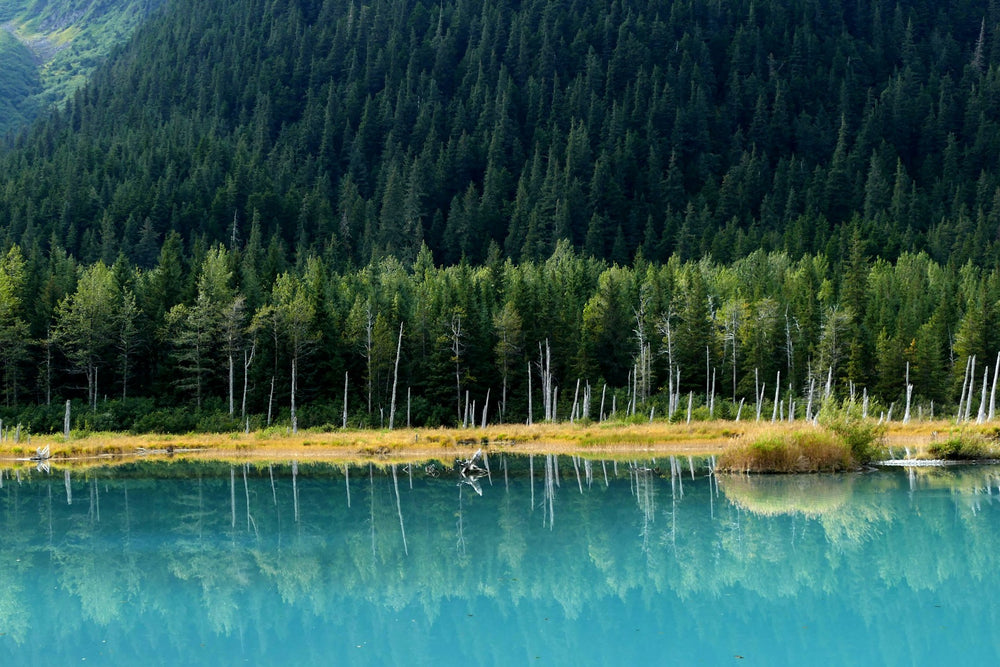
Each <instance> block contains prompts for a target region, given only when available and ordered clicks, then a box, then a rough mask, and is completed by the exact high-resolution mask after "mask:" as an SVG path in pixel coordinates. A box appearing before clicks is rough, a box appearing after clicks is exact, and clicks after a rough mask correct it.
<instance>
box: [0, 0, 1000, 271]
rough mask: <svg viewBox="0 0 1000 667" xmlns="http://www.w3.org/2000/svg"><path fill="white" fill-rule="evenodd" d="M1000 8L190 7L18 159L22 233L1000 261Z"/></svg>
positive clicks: (127, 249) (408, 3)
mask: <svg viewBox="0 0 1000 667" xmlns="http://www.w3.org/2000/svg"><path fill="white" fill-rule="evenodd" d="M998 21H1000V4H998V3H996V2H984V1H983V0H945V1H931V0H902V1H900V2H891V3H890V2H885V1H884V0H852V1H851V2H844V1H841V0H780V1H779V0H753V1H750V0H735V1H732V2H714V1H707V0H676V1H668V0H634V1H633V0H628V1H622V0H574V1H572V2H552V1H550V0H526V1H525V2H510V1H505V0H500V1H496V2H494V1H491V2H483V1H482V0H447V1H445V2H436V1H435V2H427V1H425V0H375V1H374V2H371V3H360V2H352V1H343V0H328V1H326V2H319V1H307V0H226V1H225V2H212V3H201V2H195V1H194V0H172V1H171V2H170V3H169V7H167V8H166V11H163V12H159V13H157V15H156V17H155V18H153V19H151V20H150V21H148V22H147V23H146V24H144V26H143V27H142V28H141V29H140V30H139V32H138V33H137V34H136V35H135V39H133V40H132V41H131V42H130V43H129V44H128V46H127V47H125V48H124V49H123V50H121V51H120V52H119V53H117V54H116V55H115V57H114V59H113V62H111V63H110V64H109V66H107V67H103V68H101V69H100V70H99V71H98V72H97V73H96V74H95V76H94V79H93V81H92V83H91V84H90V85H88V86H87V87H86V88H84V89H83V90H81V91H80V92H79V94H78V95H76V96H75V97H74V98H73V100H72V101H71V103H70V104H69V106H68V108H67V109H66V110H65V112H64V113H61V114H58V115H57V116H56V117H54V118H52V119H50V120H48V121H46V122H42V123H40V124H39V125H37V126H36V127H35V128H34V129H33V130H32V131H31V132H30V133H28V134H27V135H24V136H22V137H21V138H20V139H19V140H18V141H17V142H16V147H15V148H14V149H13V150H11V151H9V152H8V153H7V154H6V155H5V156H3V158H2V160H0V220H2V221H3V222H4V227H3V229H4V232H5V237H6V240H7V241H8V243H10V242H18V243H20V244H22V245H23V246H25V247H28V246H31V245H33V244H35V243H38V244H40V245H41V246H42V247H43V249H47V248H48V246H49V245H50V244H51V243H53V240H55V241H56V242H58V243H59V244H60V245H61V246H62V247H63V248H64V249H65V250H67V251H68V252H70V253H71V254H73V255H74V256H75V257H77V258H79V259H80V260H82V261H84V262H86V263H91V262H93V261H96V260H97V259H99V258H103V259H104V260H105V261H106V262H109V263H110V262H111V261H113V260H114V258H115V257H116V256H117V253H118V252H119V251H122V252H123V253H124V254H125V256H126V257H128V258H129V259H131V260H132V261H134V262H136V263H138V264H139V265H140V266H145V267H148V266H151V265H152V263H153V262H154V261H155V258H156V251H157V250H158V248H159V245H160V244H161V243H162V242H163V239H164V238H165V236H166V234H167V232H169V231H171V230H175V231H177V232H178V233H180V235H181V237H182V239H183V240H184V242H185V245H186V247H187V248H190V247H191V245H192V243H193V242H194V239H195V238H197V237H201V238H203V239H204V240H205V241H207V242H209V243H211V242H215V241H219V240H223V239H229V238H231V237H233V236H235V237H237V238H240V239H245V236H246V234H247V231H248V230H249V227H250V223H251V221H252V220H253V219H254V217H255V216H256V217H257V218H258V219H259V220H260V225H261V230H262V233H263V235H264V237H265V238H270V237H271V236H273V235H274V236H277V240H278V241H279V242H281V243H282V244H283V245H284V246H285V247H286V248H289V249H292V248H294V249H295V251H296V252H299V253H312V254H318V253H325V254H326V255H327V256H328V257H329V258H331V260H333V261H334V262H335V264H337V265H344V263H346V262H353V264H354V265H355V266H360V265H363V264H365V263H367V262H368V261H369V260H371V259H372V258H373V257H375V258H377V257H383V256H387V255H390V254H391V255H394V256H397V257H399V258H400V259H402V260H404V261H411V260H412V259H413V258H414V257H415V255H416V253H417V250H418V248H419V247H420V243H421V241H425V242H426V243H427V244H428V246H429V247H430V248H431V250H432V251H433V252H434V256H435V259H436V260H437V261H439V262H443V263H445V264H451V263H454V262H457V261H458V260H459V259H460V258H462V257H463V256H464V257H466V258H467V259H468V260H469V261H471V262H481V261H483V260H484V259H485V258H486V257H487V255H488V253H489V248H490V246H491V245H492V244H496V246H497V247H498V248H499V249H500V250H501V251H502V252H503V253H504V254H505V255H506V256H509V257H511V258H513V259H515V260H521V259H529V260H530V259H541V258H544V257H547V256H548V255H549V254H551V252H552V250H553V248H554V247H555V244H556V242H557V240H559V239H567V240H568V241H569V242H570V243H571V245H572V246H573V247H575V248H576V249H578V250H580V251H581V252H583V253H585V254H587V255H589V256H593V257H596V258H603V259H609V260H613V261H617V262H619V263H623V262H628V261H630V260H631V259H632V258H633V257H634V255H635V253H636V252H637V251H638V250H639V249H640V248H641V250H642V254H643V256H644V257H645V258H647V259H650V260H665V259H666V258H667V257H669V256H672V255H675V254H676V255H678V256H680V257H681V258H682V259H690V258H698V257H701V256H703V255H706V254H710V255H711V256H712V257H713V258H714V259H716V260H717V261H722V262H727V261H730V260H732V259H735V258H737V257H741V256H745V255H746V254H748V253H749V252H751V251H752V250H753V249H756V248H765V249H774V250H784V251H786V252H788V253H789V254H790V255H792V256H793V257H799V256H801V255H802V254H804V253H824V254H827V255H830V256H831V257H832V258H833V259H839V258H840V256H841V255H842V252H843V248H844V247H845V246H846V244H845V238H846V235H845V234H844V231H843V230H844V229H845V227H844V223H845V222H847V221H850V220H852V219H856V220H857V221H858V224H859V225H860V227H861V229H862V231H863V236H864V238H866V239H867V240H868V242H869V246H868V247H869V250H870V251H871V252H873V253H874V252H877V253H878V254H879V255H881V256H883V257H886V258H889V259H892V258H895V257H896V256H898V255H899V254H900V253H901V252H903V251H920V250H926V251H927V252H928V253H929V254H930V255H931V257H932V258H933V259H935V260H936V261H939V262H947V261H949V260H954V261H957V262H958V263H963V262H964V261H965V260H967V259H972V260H974V261H976V262H989V263H993V262H995V261H996V259H997V257H998V253H1000V247H998V245H997V229H998V226H1000V189H998V186H1000V171H998V164H997V162H998V160H997V157H998V155H1000V131H998V130H1000V30H998V28H1000V25H998Z"/></svg>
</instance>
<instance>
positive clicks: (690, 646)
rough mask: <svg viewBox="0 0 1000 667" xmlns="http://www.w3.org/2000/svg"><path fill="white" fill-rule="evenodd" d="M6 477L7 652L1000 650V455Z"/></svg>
mask: <svg viewBox="0 0 1000 667" xmlns="http://www.w3.org/2000/svg"><path fill="white" fill-rule="evenodd" d="M486 463H488V464H489V469H490V474H489V476H486V477H482V478H481V479H478V480H465V481H463V479H462V478H461V477H460V476H459V475H458V474H457V473H456V472H455V471H454V470H452V469H449V468H447V467H444V466H441V465H440V464H437V466H435V467H431V468H428V467H427V466H426V465H425V464H418V465H412V466H400V465H397V466H395V467H393V466H381V467H380V466H377V465H375V466H363V467H351V468H347V469H345V468H343V467H340V466H330V465H319V464H305V463H297V464H291V463H283V464H280V465H279V464H274V465H267V464H254V465H250V466H235V467H232V466H230V465H229V464H198V463H191V462H174V463H159V464H153V463H136V464H130V465H125V466H118V467H115V468H107V469H97V470H91V471H89V472H87V473H69V472H67V471H65V470H61V469H59V468H58V467H55V466H53V467H52V469H51V470H48V471H43V470H35V469H32V470H30V471H29V470H21V471H20V472H17V471H14V470H5V471H3V473H2V477H0V480H2V487H0V512H2V522H3V539H2V542H0V664H3V665H32V664H35V665H56V664H58V665H67V664H81V663H86V664H94V663H96V664H112V665H134V664H143V665H159V664H165V665H181V664H183V665H195V664H205V665H209V664H211V665H219V664H221V665H227V664H322V665H329V664H352V665H383V664H396V665H480V664H484V665H512V664H550V665H553V664H574V665H608V664H628V663H629V662H630V661H631V662H634V664H690V665H724V664H757V665H792V664H795V665H801V664H817V665H818V664H854V665H859V664H871V665H936V664H943V663H946V662H950V663H953V664H997V663H998V662H1000V639H998V638H997V628H1000V612H998V608H1000V607H998V605H997V603H996V600H997V598H998V596H1000V468H997V467H990V466H969V467H956V468H922V469H904V468H883V469H879V470H875V471H870V472H866V473H858V474H847V475H812V476H783V477H767V476H753V477H746V476H718V477H716V476H713V475H711V474H710V471H709V465H708V462H707V461H699V460H689V459H687V458H676V459H672V458H667V459H660V460H654V461H650V460H648V459H645V460H636V461H634V462H630V463H625V462H622V461H619V462H617V463H612V462H610V461H607V462H602V461H587V460H584V459H579V458H573V457H568V456H560V457H554V456H534V457H530V458H529V457H501V456H499V455H496V454H494V455H492V456H490V457H489V459H488V460H487V462H486Z"/></svg>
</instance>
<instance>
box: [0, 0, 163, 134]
mask: <svg viewBox="0 0 1000 667" xmlns="http://www.w3.org/2000/svg"><path fill="white" fill-rule="evenodd" d="M160 2H161V0H57V1H56V0H53V1H46V0H0V63H2V66H0V137H2V136H4V135H6V134H7V133H9V132H13V131H16V130H18V129H21V128H23V127H25V126H26V125H27V124H28V123H30V122H31V121H32V120H34V119H35V118H37V117H38V116H39V115H41V114H43V113H44V112H45V111H47V110H48V109H49V108H51V107H52V106H54V105H58V104H60V103H63V102H65V101H66V100H67V99H68V98H69V97H70V95H72V93H73V91H75V90H76V89H77V88H79V87H80V86H81V85H83V83H85V82H86V80H87V78H88V77H89V76H90V73H91V72H92V71H93V70H94V68H95V67H96V66H97V65H98V64H100V63H101V62H102V61H103V60H104V58H105V57H106V56H107V55H108V54H109V53H110V52H111V51H112V50H113V49H114V48H115V47H116V46H118V45H120V44H122V43H124V42H125V41H126V40H127V39H128V37H129V36H130V35H131V33H132V31H133V30H134V29H135V28H136V27H137V26H138V25H139V24H140V23H141V22H142V21H143V20H144V19H145V18H146V16H147V15H148V14H149V12H150V11H152V10H153V9H154V8H155V7H156V6H158V5H159V4H160Z"/></svg>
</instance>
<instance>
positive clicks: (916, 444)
mask: <svg viewBox="0 0 1000 667" xmlns="http://www.w3.org/2000/svg"><path fill="white" fill-rule="evenodd" d="M809 428H816V427H814V426H813V425H811V424H808V423H806V422H801V421H800V422H791V423H788V422H782V423H771V422H767V423H764V422H761V423H756V422H744V423H740V422H732V421H712V422H693V423H691V424H669V423H666V422H653V423H644V424H624V423H621V422H615V423H608V422H604V423H600V424H597V423H586V424H568V423H557V424H551V423H543V424H535V425H532V426H526V425H524V424H499V425H491V426H487V427H485V428H466V429H461V428H416V429H413V428H410V429H396V430H393V431H388V430H350V429H348V430H339V429H338V430H336V431H330V432H314V431H300V432H299V433H298V434H294V435H293V434H291V432H290V431H282V430H279V429H274V428H272V429H268V430H265V431H259V432H251V433H242V432H240V433H221V434H219V433H207V434H198V433H190V434H184V435H161V434H147V435H131V434H124V433H94V434H82V435H81V434H71V435H70V438H69V440H66V439H65V438H64V437H63V436H62V435H61V434H60V435H45V436H33V437H30V438H25V439H22V442H20V443H15V442H11V441H5V442H2V443H0V467H18V466H34V465H36V464H37V463H38V461H37V460H31V457H33V456H35V454H36V451H37V450H38V449H40V448H45V447H48V448H49V454H50V457H49V458H47V459H45V462H47V463H49V464H51V465H59V466H70V467H91V466H95V465H107V464H109V463H110V464H119V463H126V462H132V461H135V460H157V459H164V460H219V461H240V462H252V461H265V460H270V461H281V460H283V461H291V460H298V461H315V462H330V463H369V462H374V463H380V464H384V463H394V462H413V461H431V460H434V461H443V462H448V463H450V462H451V461H453V460H454V459H456V458H466V457H468V456H470V455H471V454H472V453H474V452H475V451H476V450H477V449H479V448H482V449H483V450H484V451H486V452H489V453H494V452H496V453H509V454H573V455H581V456H585V457H598V456H600V457H603V458H619V459H624V458H635V457H636V456H643V457H645V456H654V457H658V456H670V455H680V456H712V455H720V454H722V453H723V452H725V451H726V450H727V449H728V448H729V447H730V446H732V445H734V444H736V443H738V442H742V441H745V440H747V439H752V438H755V437H759V436H762V435H766V434H774V433H783V432H794V431H799V430H802V429H809ZM819 428H822V427H819ZM996 429H997V425H996V424H993V425H989V424H977V425H973V424H967V425H962V426H959V425H956V424H954V423H953V422H950V421H935V422H919V423H911V424H908V425H904V424H890V426H889V428H888V430H887V433H886V438H885V444H886V445H887V446H888V447H889V448H891V449H892V450H895V451H896V452H899V453H900V454H902V453H903V452H906V451H909V453H910V456H911V457H913V458H918V457H920V456H923V455H926V451H927V449H928V447H929V446H930V445H931V444H932V443H933V442H934V441H935V440H936V439H939V438H946V437H949V436H950V435H954V434H956V433H963V432H970V431H973V432H985V431H987V430H992V431H993V432H996Z"/></svg>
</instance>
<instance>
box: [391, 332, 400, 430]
mask: <svg viewBox="0 0 1000 667" xmlns="http://www.w3.org/2000/svg"><path fill="white" fill-rule="evenodd" d="M402 350H403V323H402V322H400V323H399V340H398V341H397V342H396V366H395V368H394V369H393V372H392V402H391V403H390V405H389V430H390V431H391V430H392V426H393V422H394V421H395V419H396V383H397V382H398V381H399V355H400V353H401V352H402Z"/></svg>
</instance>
